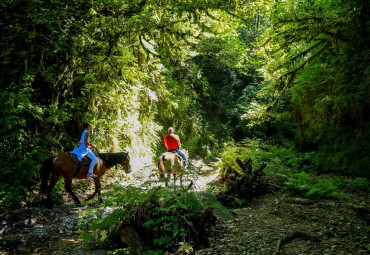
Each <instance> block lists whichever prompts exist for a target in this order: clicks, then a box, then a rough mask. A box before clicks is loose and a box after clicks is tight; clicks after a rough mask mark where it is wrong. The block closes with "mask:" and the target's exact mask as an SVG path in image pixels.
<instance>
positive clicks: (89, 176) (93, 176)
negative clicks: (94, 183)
mask: <svg viewBox="0 0 370 255" xmlns="http://www.w3.org/2000/svg"><path fill="white" fill-rule="evenodd" d="M86 177H87V178H96V177H98V176H97V175H96V174H93V173H88V174H87V176H86Z"/></svg>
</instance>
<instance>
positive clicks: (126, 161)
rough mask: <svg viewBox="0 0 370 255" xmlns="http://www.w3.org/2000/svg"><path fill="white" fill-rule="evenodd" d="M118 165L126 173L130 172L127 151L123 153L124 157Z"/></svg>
mask: <svg viewBox="0 0 370 255" xmlns="http://www.w3.org/2000/svg"><path fill="white" fill-rule="evenodd" d="M120 165H121V166H122V168H123V170H124V171H125V173H126V174H128V173H131V163H130V156H129V155H128V153H125V159H124V161H123V162H122V163H120Z"/></svg>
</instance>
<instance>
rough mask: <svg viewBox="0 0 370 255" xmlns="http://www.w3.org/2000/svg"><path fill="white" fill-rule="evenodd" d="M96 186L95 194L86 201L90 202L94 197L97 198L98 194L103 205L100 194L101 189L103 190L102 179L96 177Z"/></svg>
mask: <svg viewBox="0 0 370 255" xmlns="http://www.w3.org/2000/svg"><path fill="white" fill-rule="evenodd" d="M94 184H95V192H94V193H93V194H92V195H91V196H89V197H88V198H87V199H86V200H90V199H92V198H93V197H95V195H96V194H98V196H99V201H100V203H103V199H102V198H101V197H100V194H101V192H100V188H101V183H100V177H96V178H95V179H94Z"/></svg>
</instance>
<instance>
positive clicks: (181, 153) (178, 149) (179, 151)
mask: <svg viewBox="0 0 370 255" xmlns="http://www.w3.org/2000/svg"><path fill="white" fill-rule="evenodd" d="M176 152H177V153H178V154H179V155H180V156H181V157H182V158H183V159H184V165H185V166H187V165H188V159H187V158H186V155H185V153H184V152H182V151H181V150H180V148H177V149H176Z"/></svg>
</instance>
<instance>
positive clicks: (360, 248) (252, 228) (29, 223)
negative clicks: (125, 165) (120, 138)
mask: <svg viewBox="0 0 370 255" xmlns="http://www.w3.org/2000/svg"><path fill="white" fill-rule="evenodd" d="M199 175H200V177H198V178H197V179H196V183H195V185H194V187H196V189H197V190H202V189H204V188H205V187H206V183H209V182H211V181H214V180H215V178H217V175H216V174H215V172H214V171H212V168H211V167H209V166H208V167H206V166H203V168H202V169H201V171H199ZM135 179H136V180H137V178H135ZM84 192H86V190H84V191H81V193H84ZM80 195H81V194H80ZM63 200H64V204H61V205H56V206H55V207H54V208H53V209H51V210H50V209H47V208H45V206H43V205H42V204H33V205H32V204H29V205H25V206H24V207H23V208H20V209H15V210H9V211H2V212H0V224H1V225H0V254H96V255H100V254H113V251H114V248H106V249H92V248H87V247H83V243H82V240H81V239H80V237H79V235H78V233H77V231H78V227H77V225H78V219H79V218H80V217H81V216H80V215H81V213H82V212H85V211H86V210H88V209H89V208H92V209H93V208H96V207H98V206H99V204H93V203H92V204H89V205H85V206H76V205H74V204H73V203H72V200H71V199H70V198H69V197H68V195H65V196H64V197H63ZM369 201H370V199H369V194H359V193H356V194H346V196H345V197H344V198H341V199H330V200H317V201H314V200H308V199H304V198H300V197H294V196H287V195H284V194H282V193H279V192H278V193H274V194H268V195H264V196H262V197H259V198H256V199H255V200H253V201H251V202H250V203H249V204H248V205H247V206H245V207H243V208H239V209H233V210H232V212H233V215H234V220H233V221H232V222H221V221H219V222H217V223H216V225H215V226H214V227H213V228H212V229H209V235H210V240H209V241H210V245H209V246H208V247H197V246H195V251H194V253H195V254H202V255H203V254H206V255H216V254H217V255H218V254H224V255H227V254H229V255H231V254H320V255H321V254H370V240H369V235H370V228H369V221H370V216H369V206H368V205H369ZM116 254H124V253H116ZM167 254H168V255H169V254H171V253H167Z"/></svg>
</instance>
